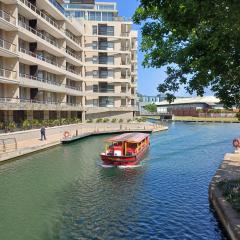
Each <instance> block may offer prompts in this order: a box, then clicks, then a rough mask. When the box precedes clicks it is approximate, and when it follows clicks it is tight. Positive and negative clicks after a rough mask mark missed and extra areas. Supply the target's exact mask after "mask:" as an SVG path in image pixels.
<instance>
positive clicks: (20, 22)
mask: <svg viewBox="0 0 240 240" xmlns="http://www.w3.org/2000/svg"><path fill="white" fill-rule="evenodd" d="M18 24H19V26H20V27H23V28H25V29H27V30H28V31H29V32H31V33H33V34H35V35H36V36H38V37H40V38H41V39H43V40H45V41H47V42H48V43H50V44H51V45H53V46H55V47H57V48H59V49H61V47H60V46H59V45H58V43H57V41H54V40H52V39H50V38H49V37H47V36H46V35H44V34H42V33H41V32H39V31H37V30H36V29H34V28H32V27H30V26H28V25H27V24H26V23H24V22H22V21H18Z"/></svg>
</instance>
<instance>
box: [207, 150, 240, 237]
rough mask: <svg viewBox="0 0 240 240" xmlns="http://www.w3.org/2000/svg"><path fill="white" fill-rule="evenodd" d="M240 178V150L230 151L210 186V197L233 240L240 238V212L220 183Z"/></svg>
mask: <svg viewBox="0 0 240 240" xmlns="http://www.w3.org/2000/svg"><path fill="white" fill-rule="evenodd" d="M239 178H240V152H236V153H232V154H231V153H228V154H226V155H225V157H224V160H223V162H222V163H221V165H220V166H219V168H218V170H217V172H216V174H215V175H214V177H213V179H212V181H211V183H210V186H209V199H210V202H211V204H212V205H213V208H214V209H215V211H216V213H217V215H218V217H219V220H220V222H221V223H222V225H223V226H224V228H225V230H226V232H227V234H228V236H229V238H230V239H232V240H239V239H240V214H239V213H238V212H236V211H235V210H234V209H233V208H232V206H231V204H230V203H229V202H228V201H226V199H225V198H224V197H223V195H222V193H221V191H220V189H219V188H218V186H217V185H218V183H219V182H221V181H223V180H233V179H239Z"/></svg>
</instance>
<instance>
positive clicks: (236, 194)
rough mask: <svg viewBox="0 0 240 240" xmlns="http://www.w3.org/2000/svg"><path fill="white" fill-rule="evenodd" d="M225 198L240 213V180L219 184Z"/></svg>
mask: <svg viewBox="0 0 240 240" xmlns="http://www.w3.org/2000/svg"><path fill="white" fill-rule="evenodd" d="M218 187H219V189H220V190H221V191H222V194H223V196H224V198H225V199H226V200H227V201H228V202H230V203H231V205H232V207H233V208H234V209H235V210H237V211H238V212H240V179H237V180H229V181H227V180H226V181H221V182H219V183H218Z"/></svg>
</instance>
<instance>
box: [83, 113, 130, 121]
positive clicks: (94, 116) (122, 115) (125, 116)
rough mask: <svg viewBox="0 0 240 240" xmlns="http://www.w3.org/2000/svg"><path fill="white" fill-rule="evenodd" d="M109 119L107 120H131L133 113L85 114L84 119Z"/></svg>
mask: <svg viewBox="0 0 240 240" xmlns="http://www.w3.org/2000/svg"><path fill="white" fill-rule="evenodd" d="M97 118H109V119H113V118H116V119H123V120H128V119H133V112H105V113H92V114H86V119H93V120H94V119H97Z"/></svg>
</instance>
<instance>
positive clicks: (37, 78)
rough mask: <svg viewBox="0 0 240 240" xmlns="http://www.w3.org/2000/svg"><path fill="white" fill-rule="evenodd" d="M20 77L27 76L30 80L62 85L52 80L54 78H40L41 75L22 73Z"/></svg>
mask: <svg viewBox="0 0 240 240" xmlns="http://www.w3.org/2000/svg"><path fill="white" fill-rule="evenodd" d="M19 77H21V78H27V79H30V80H34V81H38V82H43V83H47V84H51V85H55V86H61V83H59V82H57V81H52V80H49V79H45V78H39V77H35V76H31V75H29V74H24V73H20V74H19Z"/></svg>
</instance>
